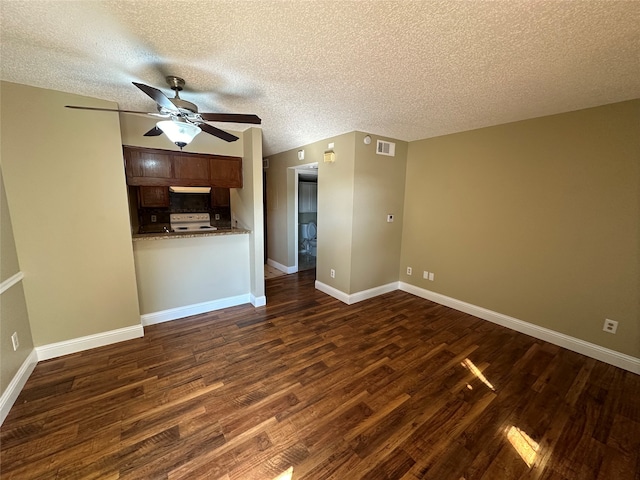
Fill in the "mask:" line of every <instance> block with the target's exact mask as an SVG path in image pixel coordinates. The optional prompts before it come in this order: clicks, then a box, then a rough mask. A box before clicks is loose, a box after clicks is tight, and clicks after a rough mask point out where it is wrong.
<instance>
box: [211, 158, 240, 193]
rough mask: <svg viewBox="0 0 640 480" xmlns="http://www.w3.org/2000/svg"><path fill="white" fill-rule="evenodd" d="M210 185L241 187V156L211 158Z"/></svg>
mask: <svg viewBox="0 0 640 480" xmlns="http://www.w3.org/2000/svg"><path fill="white" fill-rule="evenodd" d="M209 165H210V168H211V172H210V174H211V176H210V179H211V186H212V187H224V188H242V159H241V158H212V159H211V163H210V164H209Z"/></svg>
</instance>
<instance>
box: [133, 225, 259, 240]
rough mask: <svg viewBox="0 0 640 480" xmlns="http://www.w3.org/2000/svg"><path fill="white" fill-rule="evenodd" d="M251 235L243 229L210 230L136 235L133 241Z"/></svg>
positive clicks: (249, 231)
mask: <svg viewBox="0 0 640 480" xmlns="http://www.w3.org/2000/svg"><path fill="white" fill-rule="evenodd" d="M245 233H251V230H245V229H243V228H221V229H219V230H209V231H207V232H184V233H183V232H166V233H136V234H134V235H133V241H134V242H138V241H140V240H168V239H175V238H194V237H215V236H218V235H243V234H245Z"/></svg>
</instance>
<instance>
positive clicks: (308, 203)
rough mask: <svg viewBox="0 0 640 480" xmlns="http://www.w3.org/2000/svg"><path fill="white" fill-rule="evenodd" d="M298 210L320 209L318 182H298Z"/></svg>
mask: <svg viewBox="0 0 640 480" xmlns="http://www.w3.org/2000/svg"><path fill="white" fill-rule="evenodd" d="M298 211H299V212H300V213H309V212H317V211H318V184H317V183H310V182H300V183H299V184H298Z"/></svg>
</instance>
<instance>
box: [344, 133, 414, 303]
mask: <svg viewBox="0 0 640 480" xmlns="http://www.w3.org/2000/svg"><path fill="white" fill-rule="evenodd" d="M366 135H367V134H366V133H362V132H356V136H355V152H356V153H355V172H354V190H353V234H352V244H351V285H350V288H349V293H356V292H362V291H364V290H368V289H370V288H374V287H378V286H381V285H387V284H389V283H393V282H397V281H398V265H399V263H400V247H401V242H402V221H403V210H404V184H405V170H406V165H407V147H408V144H407V143H406V142H400V141H398V140H394V139H390V138H385V137H378V136H375V135H370V136H371V137H372V141H371V143H370V144H369V145H366V144H365V143H364V137H365V136H366ZM377 140H385V141H390V142H395V144H396V151H395V156H394V157H388V156H384V155H378V154H376V141H377ZM388 214H393V216H394V221H393V222H392V223H388V222H387V215H388Z"/></svg>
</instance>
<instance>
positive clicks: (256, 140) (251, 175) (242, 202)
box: [231, 128, 265, 304]
mask: <svg viewBox="0 0 640 480" xmlns="http://www.w3.org/2000/svg"><path fill="white" fill-rule="evenodd" d="M241 138H242V140H243V146H244V150H243V155H242V175H243V180H242V184H243V188H235V189H232V190H231V216H232V222H235V221H236V220H237V222H238V226H240V227H244V228H247V229H249V230H251V233H250V235H249V266H250V282H251V286H250V288H251V295H252V303H254V304H255V300H256V299H262V300H260V302H261V303H262V302H263V301H264V298H263V297H264V294H265V290H264V262H265V259H264V215H263V209H262V188H263V187H262V130H261V129H259V128H249V129H248V130H246V131H245V132H243V133H242V136H241Z"/></svg>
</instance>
